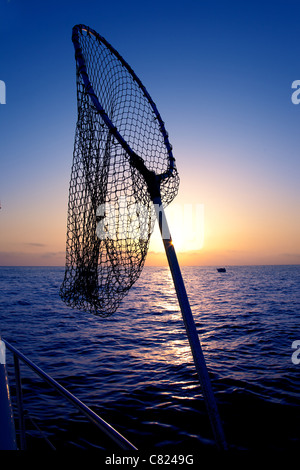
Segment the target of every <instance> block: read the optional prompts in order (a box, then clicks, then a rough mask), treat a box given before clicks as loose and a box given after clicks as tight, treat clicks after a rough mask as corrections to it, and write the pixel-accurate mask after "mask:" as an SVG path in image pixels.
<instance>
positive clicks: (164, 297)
mask: <svg viewBox="0 0 300 470" xmlns="http://www.w3.org/2000/svg"><path fill="white" fill-rule="evenodd" d="M182 273H183V277H184V280H185V284H186V289H187V292H188V296H189V299H190V303H191V307H192V311H193V315H194V318H195V322H196V326H197V330H198V332H199V337H200V341H201V345H202V348H203V352H204V355H205V359H206V363H207V367H208V370H209V374H210V378H211V382H212V387H213V390H214V392H215V397H216V400H217V403H218V408H219V413H220V416H221V419H222V423H223V427H224V432H225V435H226V439H227V442H228V445H229V447H230V449H232V450H236V451H243V450H249V451H261V450H263V451H266V452H283V453H285V452H289V451H292V450H297V449H298V450H299V449H300V427H299V423H300V406H299V405H300V379H299V377H300V363H299V364H298V362H299V359H300V353H299V355H298V354H297V350H295V349H293V348H292V344H293V342H295V341H300V266H248V267H247V266H238V267H234V266H233V267H228V268H227V272H226V273H218V272H217V270H216V268H215V267H183V268H182ZM63 275H64V268H61V267H55V268H53V267H46V268H43V267H1V268H0V333H1V336H2V337H3V338H4V339H6V340H7V341H8V342H9V343H11V344H12V345H14V346H15V347H16V348H17V349H19V350H20V351H21V352H22V353H23V354H25V355H26V356H28V358H29V359H31V360H32V361H33V362H35V363H36V364H37V365H38V366H39V367H41V368H42V369H44V370H45V372H47V373H48V374H50V375H51V376H52V377H53V378H54V379H56V380H57V381H58V382H59V383H61V384H62V385H63V386H64V387H66V388H67V389H68V390H69V391H70V392H72V393H73V394H75V395H76V396H77V397H78V398H79V399H80V400H82V401H83V402H84V403H86V405H88V406H89V407H91V408H92V409H93V410H94V411H95V412H96V413H98V414H99V415H100V416H101V417H102V418H104V419H105V420H107V421H108V422H109V423H110V424H111V425H113V426H114V427H115V428H116V429H117V430H118V431H119V432H121V433H122V434H123V435H124V436H125V437H126V438H127V439H128V440H129V441H131V442H132V443H133V444H134V445H135V446H136V447H137V448H138V449H139V450H142V451H147V452H149V451H152V450H155V451H159V452H163V451H166V450H170V449H175V450H176V452H177V453H179V452H181V453H185V452H188V451H196V452H198V453H199V452H201V451H205V450H209V449H211V448H212V445H213V435H212V431H211V428H210V423H209V420H208V417H207V413H206V408H205V404H204V400H203V397H202V393H201V387H200V385H199V383H198V379H197V375H196V373H195V369H194V365H193V362H192V356H191V353H190V349H189V344H188V340H187V338H186V334H185V329H184V325H183V321H182V318H181V313H180V310H179V307H178V303H177V298H176V295H175V291H174V287H173V284H172V280H171V276H170V273H169V269H168V268H156V267H146V268H145V269H144V270H143V272H142V275H141V277H140V279H139V280H138V282H137V283H136V284H135V285H134V286H133V287H132V289H131V290H130V292H129V294H128V295H127V297H125V299H124V301H123V302H122V304H121V307H120V308H119V309H118V311H117V312H116V313H115V314H113V315H112V316H111V317H109V318H107V319H103V318H99V317H96V316H93V315H91V314H89V313H84V312H79V311H76V310H73V309H71V308H69V307H67V306H66V305H65V304H64V303H63V302H62V301H61V299H60V297H59V287H60V284H61V282H62V279H63ZM299 344H300V343H299ZM298 348H299V346H298ZM7 368H8V372H9V382H10V386H11V393H12V396H13V398H14V393H15V383H14V377H13V374H12V372H13V358H12V354H11V353H10V352H9V351H8V352H7ZM21 374H22V384H23V390H24V407H25V409H26V412H27V414H28V418H26V427H27V433H28V448H29V449H35V448H41V446H43V445H44V444H42V442H44V440H42V438H41V437H40V434H39V432H38V431H37V430H36V428H35V427H34V425H33V424H32V422H31V421H30V419H29V416H30V417H31V419H33V422H34V423H36V424H38V426H39V427H40V428H41V429H42V430H43V432H44V433H45V435H46V436H47V438H48V439H49V441H50V442H51V443H52V445H53V446H54V447H55V448H56V449H57V450H72V449H87V450H91V449H92V450H94V449H106V448H107V446H108V444H107V441H106V439H105V438H104V437H103V435H102V433H101V432H100V431H99V430H98V429H96V428H94V427H93V425H92V424H88V423H87V422H86V419H85V418H84V417H82V416H81V415H80V414H79V413H78V412H77V411H76V409H75V408H73V407H72V405H70V404H68V403H67V402H66V401H65V400H64V399H63V398H62V397H60V396H59V395H58V394H57V393H56V392H55V391H53V390H52V389H51V388H50V387H49V386H48V385H46V384H44V383H43V382H42V381H41V379H39V378H38V377H37V376H35V374H34V373H32V372H31V371H30V369H28V367H27V366H25V365H21ZM14 406H15V405H14ZM45 445H46V444H45Z"/></svg>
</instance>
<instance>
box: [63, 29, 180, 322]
mask: <svg viewBox="0 0 300 470" xmlns="http://www.w3.org/2000/svg"><path fill="white" fill-rule="evenodd" d="M77 31H78V33H77V36H76V38H77V43H76V46H75V49H76V54H77V62H76V65H77V104H78V119H77V126H76V133H75V144H74V153H73V164H72V170H71V180H70V187H69V202H68V221H67V242H66V267H65V277H64V281H63V284H62V286H61V289H60V295H61V297H62V299H63V300H64V301H65V302H66V303H67V304H68V305H70V306H72V307H74V308H77V309H82V310H86V311H90V312H92V313H94V314H97V315H100V316H109V315H111V314H112V313H113V312H115V311H116V309H117V308H118V306H119V304H120V302H121V300H122V299H123V298H124V296H125V295H126V294H127V292H128V290H129V289H130V287H131V286H132V285H133V284H134V282H135V281H136V280H137V279H138V277H139V275H140V273H141V271H142V268H143V266H144V262H145V258H146V255H147V250H148V246H149V240H150V236H151V233H152V231H153V228H154V222H155V217H156V216H155V211H154V208H153V203H152V200H151V196H150V194H149V188H148V184H147V182H146V181H145V178H144V177H143V175H142V174H141V173H140V171H139V170H138V169H137V168H136V167H135V166H133V165H132V164H131V163H130V162H131V160H130V155H129V153H128V150H127V149H126V148H124V145H122V143H120V142H119V140H118V139H117V138H116V137H115V133H114V129H117V131H118V133H119V134H120V135H121V136H122V138H123V139H124V141H125V142H126V143H127V144H128V145H129V147H130V148H131V149H132V150H133V152H135V153H136V154H137V155H138V156H139V157H141V158H142V159H143V161H144V163H145V165H146V167H147V169H148V170H150V171H151V172H154V173H155V174H156V175H165V177H164V178H162V179H161V181H160V193H161V199H162V203H163V205H164V206H166V205H167V204H169V203H170V202H171V201H172V200H173V198H174V197H175V196H176V194H177V191H178V185H179V178H178V174H177V171H176V168H175V164H174V159H173V157H172V154H171V151H170V149H169V148H168V145H166V141H167V137H166V135H164V132H162V121H161V120H160V116H159V115H158V113H157V110H156V107H155V105H154V104H153V102H152V101H151V99H150V97H149V95H147V92H145V89H143V87H141V84H140V82H139V81H138V79H137V77H136V76H135V75H134V73H133V72H132V70H131V69H130V67H129V66H127V65H126V63H125V62H124V61H123V59H122V58H121V57H120V56H118V54H117V53H116V51H115V50H114V49H113V48H112V47H111V46H110V45H109V44H108V43H106V41H105V40H104V39H103V38H101V37H100V36H99V35H97V33H95V32H92V31H91V30H89V29H88V28H86V27H85V28H79V29H77ZM74 44H75V42H74ZM79 48H80V49H79ZM78 50H79V52H78ZM78 53H79V54H80V55H81V57H82V58H83V60H84V64H85V67H86V73H87V76H88V79H89V82H90V85H91V86H89V87H87V83H86V81H85V80H84V78H83V77H84V73H83V71H82V61H79V60H78ZM93 94H94V95H95V96H96V97H97V100H98V102H99V104H100V106H101V107H102V108H103V109H102V111H103V110H104V112H105V113H106V115H107V116H108V117H109V119H110V121H111V123H112V125H113V127H111V126H109V125H107V122H105V121H104V119H103V112H101V109H100V111H99V106H97V105H95V101H94V100H93V99H92V96H93ZM167 144H168V141H167ZM170 162H171V163H172V171H171V172H170V171H169V170H170Z"/></svg>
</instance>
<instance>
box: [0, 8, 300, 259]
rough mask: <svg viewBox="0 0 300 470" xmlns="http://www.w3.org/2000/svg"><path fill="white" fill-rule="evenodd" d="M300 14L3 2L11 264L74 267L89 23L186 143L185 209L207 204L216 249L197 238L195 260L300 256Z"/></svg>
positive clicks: (4, 179)
mask: <svg viewBox="0 0 300 470" xmlns="http://www.w3.org/2000/svg"><path fill="white" fill-rule="evenodd" d="M299 18H300V2H299V1H296V0H285V1H276V0H274V1H272V2H271V1H259V2H258V1H251V2H250V1H246V2H241V1H236V2H233V1H214V2H211V1H201V0H200V1H196V0H194V1H192V0H185V1H184V2H178V1H169V0H167V1H164V0H153V1H151V2H141V1H140V0H139V1H137V0H133V1H124V0H123V1H121V0H115V1H113V2H102V1H95V0H85V1H77V0H75V1H74V0H73V1H69V0H61V1H57V0H51V1H49V0H44V1H40V2H37V1H31V0H28V1H26V2H25V1H22V0H10V1H8V0H0V80H3V81H4V82H5V84H6V104H5V105H0V160H1V161H0V163H1V169H0V200H1V205H2V209H1V211H0V264H1V265H10V264H13V265H27V264H29V265H60V264H63V263H64V251H65V234H66V215H67V198H68V186H69V177H70V171H71V163H72V152H73V142H74V132H75V124H76V118H77V116H76V112H77V108H76V106H77V104H76V84H75V60H74V52H73V45H72V42H71V31H72V27H73V26H74V25H75V24H77V23H84V24H87V25H89V26H90V27H92V28H93V29H95V30H96V31H98V32H99V33H100V34H101V35H102V36H104V37H105V38H106V39H107V40H108V41H109V42H110V43H111V44H112V45H113V46H114V47H115V48H116V49H117V50H118V51H119V52H120V53H121V55H123V57H124V58H125V59H126V60H127V62H128V63H129V64H130V65H131V66H132V68H133V69H134V70H135V72H136V74H137V75H138V76H139V77H140V79H141V80H142V82H143V83H144V85H145V86H146V88H147V89H148V91H149V93H150V95H151V96H152V98H153V100H154V101H155V102H156V104H157V107H158V109H159V111H160V113H161V115H162V118H163V120H164V121H165V124H166V128H167V131H168V133H169V136H170V141H171V143H172V145H173V151H174V156H175V158H176V160H177V166H178V169H179V173H180V177H181V186H180V192H179V196H178V197H177V199H176V203H177V204H178V205H180V204H181V205H183V204H194V205H195V204H202V205H203V207H204V243H203V246H202V247H201V248H199V250H195V249H193V250H192V251H189V250H188V245H187V244H185V250H183V251H184V252H182V253H181V249H180V250H179V258H180V260H181V262H182V264H204V265H205V264H221V265H223V264H224V265H226V264H290V263H291V264H294V263H299V262H300V218H299V213H300V189H299V175H300V163H299V162H300V158H299V148H300V105H295V104H293V103H292V101H291V96H292V92H293V90H292V88H291V85H292V82H293V81H294V80H300V58H299V41H300V21H299ZM174 202H175V201H174ZM170 225H171V232H173V233H174V232H176V229H177V230H178V227H176V217H175V219H174V220H173V219H172V222H171V223H170ZM177 225H178V224H177ZM185 229H186V230H187V229H188V227H185ZM180 230H182V228H180ZM181 235H182V234H181ZM154 238H155V237H154ZM174 238H175V236H174ZM161 249H162V245H161V244H160V243H159V240H155V239H154V242H153V243H152V245H151V249H150V251H151V252H150V253H149V257H148V264H160V263H161V262H163V261H162V260H163V257H162V253H161Z"/></svg>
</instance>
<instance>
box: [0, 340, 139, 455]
mask: <svg viewBox="0 0 300 470" xmlns="http://www.w3.org/2000/svg"><path fill="white" fill-rule="evenodd" d="M2 341H3V342H4V343H5V345H6V347H7V349H8V350H9V351H11V352H12V353H13V358H14V368H15V381H16V401H17V410H18V418H19V419H18V422H19V433H20V449H21V450H25V449H26V435H25V418H24V416H25V413H24V406H23V393H22V384H21V374H20V361H22V362H24V363H25V364H26V365H27V366H28V367H29V368H30V369H32V370H33V371H34V372H35V373H36V374H37V375H39V376H40V377H41V378H42V379H43V380H44V381H45V382H47V383H48V384H49V385H51V386H52V387H53V388H54V389H55V390H56V391H57V392H59V393H60V395H62V396H63V397H64V398H66V399H67V400H68V401H69V402H70V403H72V404H73V405H74V406H75V407H76V408H77V409H78V410H79V411H80V412H81V414H83V415H85V417H86V418H87V419H88V420H89V421H90V422H92V423H93V424H94V425H95V426H96V427H97V428H98V429H100V430H101V431H102V432H104V433H105V434H106V436H108V437H109V438H110V439H111V440H112V441H114V442H115V443H116V444H117V445H118V446H119V447H120V448H121V449H123V450H137V448H136V447H135V446H134V445H133V444H131V442H129V441H128V440H127V439H126V438H125V437H124V436H122V434H120V433H119V432H118V431H117V430H116V429H114V428H113V427H112V426H111V425H110V424H108V423H107V422H106V421H105V420H104V419H102V418H100V416H99V415H97V414H96V413H95V412H94V411H93V410H91V409H90V408H89V407H88V406H86V405H85V404H84V403H83V402H82V401H80V400H79V399H78V398H77V397H76V396H75V395H73V394H72V393H70V392H69V391H68V390H67V389H66V388H64V387H63V386H62V385H60V384H59V383H58V382H57V381H56V380H54V379H53V378H52V377H50V375H48V374H46V372H44V371H43V370H42V369H41V368H40V367H38V366H37V365H36V364H34V363H33V362H32V361H31V360H30V359H28V358H27V357H26V356H24V354H22V353H21V352H20V351H18V349H16V348H15V347H14V346H12V345H11V344H9V343H8V342H7V341H6V340H4V339H3V338H2Z"/></svg>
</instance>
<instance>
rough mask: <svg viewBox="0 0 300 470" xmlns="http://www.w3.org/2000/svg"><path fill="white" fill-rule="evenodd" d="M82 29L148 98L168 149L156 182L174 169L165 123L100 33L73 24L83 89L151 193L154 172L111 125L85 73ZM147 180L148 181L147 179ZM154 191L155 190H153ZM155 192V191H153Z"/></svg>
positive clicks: (132, 72) (150, 99) (133, 75)
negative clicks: (166, 160)
mask: <svg viewBox="0 0 300 470" xmlns="http://www.w3.org/2000/svg"><path fill="white" fill-rule="evenodd" d="M82 31H86V32H87V33H88V34H91V35H93V36H95V38H96V39H97V40H98V41H99V42H102V43H103V44H104V45H105V46H106V47H107V48H108V49H109V50H110V51H111V52H112V53H113V54H114V55H115V56H116V57H117V58H118V59H119V60H120V62H121V63H122V65H123V66H124V67H125V68H126V69H127V70H128V72H129V73H130V74H131V76H132V78H133V79H134V81H135V82H137V84H138V85H139V87H140V88H141V90H142V91H143V94H144V96H145V97H146V99H147V100H148V102H149V103H150V105H151V107H152V109H153V112H154V114H155V116H156V118H157V120H158V122H159V126H160V130H161V133H162V135H163V138H164V143H165V146H166V148H167V151H168V155H169V167H168V170H167V171H166V172H165V173H162V174H160V175H155V176H156V182H158V183H160V181H161V180H163V179H165V178H168V177H170V176H171V175H172V173H173V171H174V162H175V159H174V157H173V153H172V147H171V144H170V142H169V138H168V134H167V132H166V129H165V125H164V122H163V120H162V118H161V116H160V114H159V112H158V109H157V107H156V105H155V103H154V101H153V100H152V98H151V96H150V95H149V93H148V92H147V90H146V88H145V87H144V85H143V84H142V82H141V81H140V79H139V78H138V77H137V75H136V74H135V73H134V71H133V70H132V68H131V67H130V65H129V64H128V63H127V62H126V61H125V60H124V59H123V57H122V56H121V55H120V54H119V53H118V51H116V50H115V49H114V48H113V47H112V46H111V45H110V44H109V43H108V42H107V41H106V39H105V38H103V37H102V36H100V34H98V33H97V32H96V31H94V30H93V29H91V28H89V27H88V26H85V25H82V24H79V25H75V26H74V27H73V31H72V41H73V44H74V48H75V59H76V63H77V66H78V73H79V74H80V75H81V77H82V80H83V83H84V86H85V89H86V91H87V93H88V94H89V96H90V98H91V100H92V102H93V104H94V106H95V108H96V109H97V111H98V112H99V114H100V115H101V117H102V119H103V121H104V122H105V124H106V125H107V127H108V128H109V129H110V131H111V133H112V134H113V136H114V137H115V138H116V139H117V141H118V142H119V143H120V144H121V145H122V147H123V149H124V150H125V151H126V152H127V154H128V155H129V157H130V164H131V165H132V166H134V167H135V168H136V169H137V170H138V171H139V172H140V173H141V174H142V175H143V176H144V178H145V179H146V182H147V185H148V187H149V184H150V185H151V186H150V187H149V191H150V194H151V193H152V189H151V187H152V184H153V182H151V181H150V180H153V178H152V175H151V174H152V173H153V174H154V172H151V171H150V170H148V168H147V167H146V165H145V163H144V160H143V159H142V158H141V157H140V156H139V155H137V154H136V153H135V152H134V151H133V150H132V148H131V147H130V146H129V145H128V144H127V142H126V141H125V140H124V139H123V137H122V136H121V134H120V133H119V131H118V129H117V128H116V127H115V126H114V125H113V123H112V121H111V120H110V118H109V117H108V115H107V113H106V112H105V110H104V108H103V107H102V105H101V103H100V102H99V100H98V97H97V95H96V93H95V91H94V89H93V86H92V84H91V82H90V79H89V76H88V73H87V69H86V64H85V60H84V57H83V53H82V50H81V46H80V42H79V33H80V32H82ZM148 180H149V181H148ZM154 191H155V190H154ZM155 192H156V191H155Z"/></svg>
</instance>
